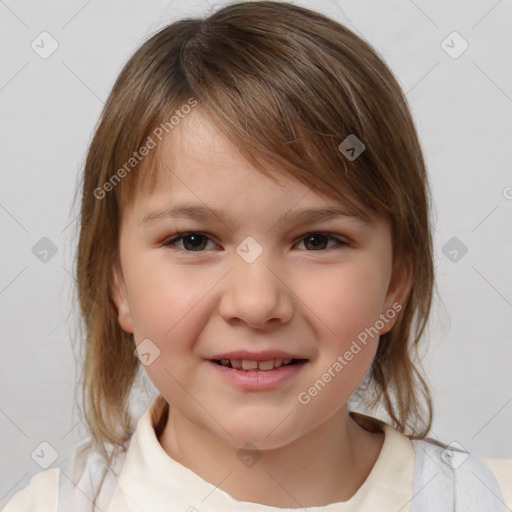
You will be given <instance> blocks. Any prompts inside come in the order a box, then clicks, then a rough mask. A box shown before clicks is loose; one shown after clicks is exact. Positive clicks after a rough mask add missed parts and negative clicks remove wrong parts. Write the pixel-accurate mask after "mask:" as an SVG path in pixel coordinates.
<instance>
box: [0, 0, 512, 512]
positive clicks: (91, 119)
mask: <svg viewBox="0 0 512 512" xmlns="http://www.w3.org/2000/svg"><path fill="white" fill-rule="evenodd" d="M223 3H225V2H219V1H215V0H210V3H208V2H206V1H194V2H192V1H190V0H175V1H163V0H160V1H157V0H152V1H144V2H142V1H139V2H136V1H127V0H123V1H121V0H116V1H104V2H101V1H99V0H89V1H84V0H72V1H69V0H68V1H64V0H58V1H57V0H52V1H48V0H47V1H45V2H29V1H27V0H5V1H4V0H0V29H1V35H0V38H1V46H2V52H1V54H0V63H1V66H0V130H1V132H0V155H1V157H0V180H1V181H0V227H1V244H0V250H1V261H0V308H1V309H0V314H1V327H2V328H1V331H0V332H1V348H2V357H1V359H0V368H1V374H0V375H1V377H0V378H1V383H0V389H1V396H0V429H1V432H2V435H1V438H0V439H1V440H0V453H1V456H0V464H1V466H0V473H1V474H0V506H1V505H3V504H5V503H6V502H7V501H8V500H9V499H10V498H11V497H12V495H13V494H14V493H15V492H17V491H18V490H20V489H22V488H23V487H25V486H26V485H27V484H28V482H29V480H30V478H31V476H32V475H33V474H35V473H36V472H38V471H41V470H42V469H43V468H42V467H41V466H40V465H39V464H38V463H37V462H36V461H37V457H36V456H35V455H34V454H37V453H38V451H39V452H40V451H41V449H42V448H43V449H44V448H45V447H47V445H41V443H45V442H46V443H49V444H50V445H51V447H52V448H53V449H54V450H55V452H56V457H57V458H56V460H55V461H54V462H53V463H52V464H51V466H50V467H58V466H59V465H60V462H61V461H62V460H63V459H65V458H66V457H67V456H68V455H69V454H70V453H71V451H72V450H73V448H74V447H75V446H76V444H77V443H78V442H79V441H80V440H81V439H82V438H84V436H85V435H86V431H85V427H84V423H83V422H82V421H81V418H82V413H81V411H80V409H79V408H78V406H77V400H78V397H79V393H78V390H77V389H75V379H76V375H77V372H78V368H77V367H76V356H77V350H78V349H77V347H78V343H80V339H79V338H78V335H77V332H76V323H77V319H76V312H75V311H74V309H73V303H72V297H73V286H74V280H73V276H72V274H73V270H72V269H73V258H74V254H75V245H76V241H77V226H76V215H77V213H78V210H77V209H76V208H75V209H73V208H72V204H73V198H74V195H75V190H76V187H77V183H78V177H79V173H80V171H81V168H82V165H83V162H84V158H85V153H86V150H87V146H88V143H89V141H90V139H91V136H92V133H93V130H94V127H95V124H96V122H97V120H98V117H99V114H100V111H101V108H102V107H103V103H104V101H105V100H106V98H107V96H108V93H109V92H110V89H111V87H112V85H113V83H114V80H115V78H116V76H117V74H118V73H119V71H120V70H121V67H122V66H123V64H124V63H125V62H126V60H127V59H128V58H129V56H130V55H131V54H132V52H133V51H134V50H135V49H136V48H137V47H138V46H139V45H140V44H141V43H142V42H143V41H144V40H146V39H147V38H148V37H149V36H150V35H152V34H154V33H155V32H156V31H157V30H159V29H160V28H162V27H163V26H164V25H166V24H168V23H170V22H172V21H174V20H176V19H178V18H183V17H185V16H188V15H191V14H208V13H210V12H211V10H212V8H215V7H217V6H220V5H222V4H223ZM296 3H298V4H300V5H303V6H306V7H311V8H314V9H317V10H318V11H321V12H323V13H325V14H327V15H330V16H331V17H333V18H334V19H336V20H338V21H340V22H342V23H345V24H346V25H347V26H348V27H349V28H351V29H352V30H354V31H355V32H356V33H358V34H359V35H361V36H362V37H363V38H365V39H366V40H367V41H369V42H370V43H371V44H372V45H373V46H374V47H375V48H376V49H377V51H378V52H379V53H380V54H381V55H382V56H383V58H384V59H385V61H386V62H387V64H388V65H389V66H390V67H391V69H392V70H393V72H394V73H395V75H396V76H397V78H398V80H399V82H400V84H401V86H402V88H403V89H404V91H405V92H406V94H407V98H408V101H409V104H410V108H411V110H412V113H413V116H414V119H415V122H416V125H417V129H418V132H419V135H420V138H421V142H422V145H423V148H424V152H425V157H426V160H427V165H428V171H429V174H430V180H431V185H432V190H433V196H434V211H433V218H434V223H435V231H434V243H435V258H436V277H437V294H436V296H435V302H434V307H433V312H432V321H431V322H430V325H429V330H428V332H427V336H426V341H427V343H426V344H425V351H424V352H425V355H424V360H423V368H424V372H425V373H426V375H427V378H428V382H429V384H430V386H431V390H432V394H433V398H434V407H435V414H434V423H433V429H432V433H431V436H432V437H434V438H438V439H441V440H442V441H444V442H446V443H450V442H452V441H456V442H458V443H459V444H460V445H462V446H463V447H464V448H466V449H467V450H469V451H475V452H477V453H479V454H481V455H484V456H489V457H512V429H511V428H510V426H511V425H512V403H511V402H512V372H511V371H510V370H511V368H512V350H511V341H512V321H511V318H512V271H511V265H510V262H511V261H512V250H511V249H512V244H511V239H512V229H511V228H510V221H511V220H512V215H511V214H512V173H511V164H510V162H511V159H510V148H511V147H512V129H511V120H512V67H511V62H512V58H511V55H510V53H511V51H510V50H511V48H512V32H511V31H510V25H511V21H512V2H510V1H495V0H485V1H484V0H482V1H471V2H468V1H462V0H461V1H446V0H435V1H428V2H427V1H426V0H416V1H415V2H413V1H412V0H392V1H386V2H381V1H377V0H372V1H357V2H356V1H352V2H351V1H344V0H339V1H335V0H325V1H318V2H313V1H301V2H296ZM42 32H47V33H48V34H49V35H41V33H42ZM454 32H456V34H454ZM42 38H43V39H44V44H43V43H41V39H42ZM52 45H53V46H55V45H58V47H57V48H56V50H55V51H54V52H53V53H52V54H51V55H49V56H48V55H45V54H44V52H49V51H51V50H52V49H53V48H52ZM466 46H467V48H466ZM41 54H43V55H41ZM43 57H46V58H43ZM399 157H400V156H399V155H397V158H399ZM42 239H43V240H42ZM38 244H39V245H38ZM41 248H43V249H41ZM44 250H47V251H48V252H47V253H44V256H41V251H44ZM454 251H455V252H454ZM465 251H466V252H465ZM455 257H456V259H455ZM45 259H46V261H43V260H45ZM144 375H145V374H144V373H143V372H142V373H141V377H142V378H141V382H142V383H144V382H145V379H144V378H143V377H144ZM146 382H147V381H146ZM148 389H149V394H144V393H142V395H141V397H142V398H140V399H138V400H135V401H134V404H135V405H134V412H133V414H135V415H137V414H139V415H140V413H141V412H142V411H143V410H144V409H145V408H146V407H147V405H149V403H150V401H151V400H152V398H153V396H154V395H153V394H152V393H153V392H154V388H151V386H150V387H149V388H148ZM46 453H48V450H47V451H46Z"/></svg>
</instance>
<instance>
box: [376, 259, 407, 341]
mask: <svg viewBox="0 0 512 512" xmlns="http://www.w3.org/2000/svg"><path fill="white" fill-rule="evenodd" d="M413 270H414V267H413V265H412V261H411V259H410V258H407V259H405V260H404V261H400V262H396V263H395V265H394V268H393V273H392V275H391V279H390V281H389V285H388V290H387V293H386V301H385V304H384V307H385V310H384V311H383V313H384V315H385V316H386V318H387V319H388V321H387V322H386V325H385V327H384V328H383V329H381V332H380V334H381V335H382V334H386V333H387V332H389V331H390V330H391V329H392V328H393V326H394V325H395V323H396V321H397V319H398V315H399V312H400V311H401V310H402V309H403V308H404V306H405V302H406V301H407V298H408V296H409V292H410V290H411V286H412V277H413Z"/></svg>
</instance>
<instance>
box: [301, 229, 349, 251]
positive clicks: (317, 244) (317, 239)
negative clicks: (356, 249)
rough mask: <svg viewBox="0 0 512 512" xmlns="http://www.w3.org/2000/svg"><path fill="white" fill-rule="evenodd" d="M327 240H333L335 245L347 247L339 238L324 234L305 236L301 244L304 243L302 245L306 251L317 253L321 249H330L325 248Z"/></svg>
mask: <svg viewBox="0 0 512 512" xmlns="http://www.w3.org/2000/svg"><path fill="white" fill-rule="evenodd" d="M328 240H333V241H335V242H337V245H348V244H347V243H346V242H343V241H342V240H340V239H339V238H336V237H333V236H329V235H327V234H325V233H309V234H308V235H306V236H305V237H304V238H303V239H302V240H301V242H304V245H305V246H306V248H307V249H309V250H313V251H318V250H323V249H330V248H331V247H333V246H331V247H326V243H327V241H328Z"/></svg>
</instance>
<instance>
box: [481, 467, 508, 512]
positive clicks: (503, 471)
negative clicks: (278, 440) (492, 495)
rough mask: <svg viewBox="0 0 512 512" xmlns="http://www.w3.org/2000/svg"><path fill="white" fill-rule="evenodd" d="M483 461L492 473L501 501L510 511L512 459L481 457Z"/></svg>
mask: <svg viewBox="0 0 512 512" xmlns="http://www.w3.org/2000/svg"><path fill="white" fill-rule="evenodd" d="M483 461H484V462H485V463H486V464H487V465H488V466H489V468H490V470H491V471H492V472H493V474H494V476H495V477H496V480H497V481H498V485H499V486H500V489H501V492H502V494H503V500H504V501H505V504H506V505H507V507H508V508H510V509H512V459H491V458H488V457H483Z"/></svg>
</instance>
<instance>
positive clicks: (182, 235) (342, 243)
mask: <svg viewBox="0 0 512 512" xmlns="http://www.w3.org/2000/svg"><path fill="white" fill-rule="evenodd" d="M177 235H178V236H175V237H173V238H171V239H168V240H166V241H165V242H164V243H163V244H162V245H163V246H164V247H169V248H172V245H173V244H174V243H175V242H177V241H179V240H182V239H183V238H186V237H187V236H189V235H200V236H204V237H206V238H207V239H208V240H210V241H211V242H214V241H213V240H212V239H211V238H210V237H208V236H207V235H206V234H205V233H201V232H199V231H185V232H182V233H177ZM310 235H322V236H326V237H327V238H328V239H331V240H334V241H335V242H337V245H338V246H348V245H350V244H349V243H348V242H345V241H344V240H340V239H339V238H337V237H335V236H333V235H332V234H331V233H325V232H322V231H312V232H311V233H307V234H306V235H304V236H303V237H302V238H301V239H300V240H299V242H302V241H303V240H305V239H306V238H307V237H308V236H310ZM214 243H215V242H214ZM175 248H176V249H179V250H180V251H183V252H190V253H194V252H205V250H206V249H203V250H199V251H189V250H187V249H181V248H180V247H175ZM334 248H336V246H333V247H327V248H326V249H318V251H319V252H322V251H327V250H328V249H334ZM305 251H306V252H317V251H314V250H307V249H306V250H305Z"/></svg>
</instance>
